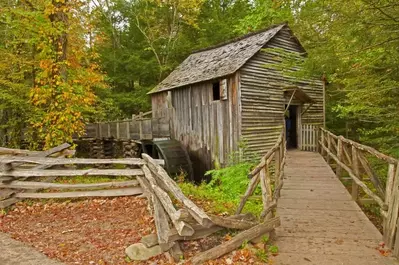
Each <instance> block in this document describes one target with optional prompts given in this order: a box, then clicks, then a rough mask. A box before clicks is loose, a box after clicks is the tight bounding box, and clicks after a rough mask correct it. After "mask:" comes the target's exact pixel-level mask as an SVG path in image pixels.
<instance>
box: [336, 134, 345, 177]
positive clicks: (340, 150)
mask: <svg viewBox="0 0 399 265" xmlns="http://www.w3.org/2000/svg"><path fill="white" fill-rule="evenodd" d="M343 152H344V150H343V147H342V140H341V138H338V144H337V158H338V160H339V161H340V162H342V163H344V161H343V159H342V156H343ZM335 174H336V175H337V177H338V178H341V177H342V167H341V166H340V165H339V164H338V163H337V168H336V171H335Z"/></svg>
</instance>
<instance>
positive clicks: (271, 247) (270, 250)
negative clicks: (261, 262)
mask: <svg viewBox="0 0 399 265" xmlns="http://www.w3.org/2000/svg"><path fill="white" fill-rule="evenodd" d="M269 252H270V253H271V254H277V253H278V247H277V246H274V245H272V246H270V247H269Z"/></svg>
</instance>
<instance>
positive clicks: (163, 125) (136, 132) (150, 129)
mask: <svg viewBox="0 0 399 265" xmlns="http://www.w3.org/2000/svg"><path fill="white" fill-rule="evenodd" d="M145 114H149V113H144V114H142V115H136V116H134V117H133V118H132V119H130V120H120V121H106V122H98V123H90V124H87V125H86V132H85V136H84V137H87V138H96V139H102V138H115V139H122V140H129V139H131V140H152V139H154V138H167V137H170V127H169V120H168V119H164V118H151V117H145Z"/></svg>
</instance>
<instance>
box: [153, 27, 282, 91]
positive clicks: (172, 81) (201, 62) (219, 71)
mask: <svg viewBox="0 0 399 265" xmlns="http://www.w3.org/2000/svg"><path fill="white" fill-rule="evenodd" d="M284 27H288V26H287V24H286V23H284V24H280V25H275V26H273V27H271V28H269V29H267V30H263V31H261V32H257V33H252V34H249V35H246V36H244V37H241V38H239V39H236V40H233V41H231V42H228V43H226V44H221V45H218V46H216V47H211V48H208V49H205V50H200V51H198V52H195V53H193V54H191V55H190V56H188V57H187V58H186V59H185V60H184V61H183V62H182V63H181V64H180V65H179V66H178V67H177V68H176V69H175V70H174V71H173V72H172V73H171V74H170V75H169V76H168V77H166V78H165V79H164V80H163V81H162V82H161V83H160V84H159V85H158V86H157V87H155V88H154V89H153V90H152V91H150V92H149V94H152V93H158V92H162V91H167V90H171V89H173V88H177V87H182V86H186V85H190V84H194V83H199V82H203V81H209V80H212V79H216V78H220V77H223V76H227V75H230V74H233V73H235V72H236V71H237V70H238V69H240V68H241V67H242V66H243V65H244V64H245V63H246V62H247V61H248V60H249V59H250V58H252V57H253V56H254V55H255V54H256V53H257V52H258V51H259V50H261V49H262V48H263V46H265V45H266V43H267V42H268V41H270V40H271V39H272V38H273V37H274V36H275V35H276V34H277V33H278V32H279V31H280V30H281V29H282V28H284Z"/></svg>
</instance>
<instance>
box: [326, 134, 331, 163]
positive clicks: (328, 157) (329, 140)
mask: <svg viewBox="0 0 399 265" xmlns="http://www.w3.org/2000/svg"><path fill="white" fill-rule="evenodd" d="M330 138H331V135H330V134H329V133H327V138H326V140H327V148H328V150H329V151H331V139H330ZM326 160H327V164H330V163H331V157H330V155H329V154H327V159H326Z"/></svg>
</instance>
